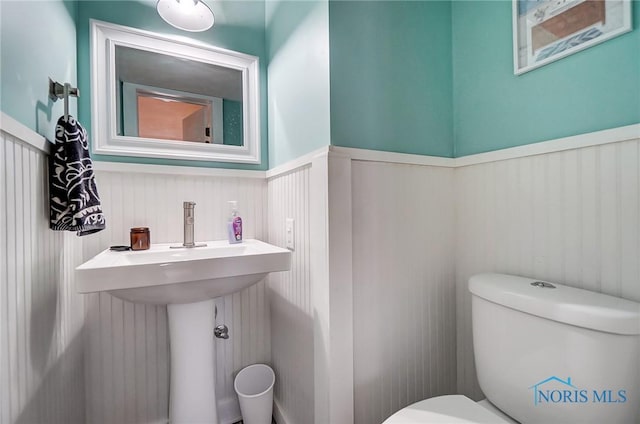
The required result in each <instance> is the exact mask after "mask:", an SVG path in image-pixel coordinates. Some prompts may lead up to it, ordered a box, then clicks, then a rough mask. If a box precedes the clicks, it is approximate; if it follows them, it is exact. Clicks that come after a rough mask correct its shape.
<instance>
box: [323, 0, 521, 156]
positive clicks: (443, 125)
mask: <svg viewBox="0 0 640 424" xmlns="http://www.w3.org/2000/svg"><path fill="white" fill-rule="evenodd" d="M329 28H330V30H329V34H330V40H331V41H330V46H331V50H330V52H331V53H330V54H331V144H334V145H337V146H344V147H356V148H364V149H374V150H384V151H392V152H401V153H413V154H422V155H432V156H446V157H450V156H452V155H453V103H452V68H451V3H450V2H448V1H370V2H369V1H332V2H330V4H329ZM508 38H509V35H508V34H507V39H508Z"/></svg>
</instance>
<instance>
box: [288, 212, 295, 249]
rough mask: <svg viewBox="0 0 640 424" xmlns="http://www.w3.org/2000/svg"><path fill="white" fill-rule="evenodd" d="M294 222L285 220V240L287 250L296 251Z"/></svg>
mask: <svg viewBox="0 0 640 424" xmlns="http://www.w3.org/2000/svg"><path fill="white" fill-rule="evenodd" d="M295 224H296V221H295V220H294V219H293V218H287V221H286V227H285V232H286V239H287V249H289V250H296V244H295V241H294V240H295V238H296V230H295V228H296V225H295Z"/></svg>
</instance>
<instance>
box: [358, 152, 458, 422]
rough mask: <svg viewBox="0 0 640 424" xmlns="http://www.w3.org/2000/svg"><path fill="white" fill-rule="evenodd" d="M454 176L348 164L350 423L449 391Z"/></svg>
mask: <svg viewBox="0 0 640 424" xmlns="http://www.w3.org/2000/svg"><path fill="white" fill-rule="evenodd" d="M453 172H454V171H453V170H452V169H449V168H438V167H430V166H416V165H402V164H393V163H380V162H361V161H353V162H352V193H353V195H352V197H353V203H352V208H353V327H354V328H353V334H354V343H353V345H354V383H355V407H354V412H355V422H356V423H357V424H378V423H380V422H382V421H383V420H384V419H386V418H387V417H388V416H390V415H391V414H392V413H394V412H395V411H397V410H399V409H401V408H403V407H405V406H406V405H408V404H410V403H413V402H416V401H418V400H421V399H424V398H428V397H431V396H438V395H442V394H448V393H455V389H456V361H455V349H456V348H455V342H456V340H455V284H454V281H455V277H454V262H453V256H454V245H453V241H454V209H453V208H454V195H453V191H452V188H453Z"/></svg>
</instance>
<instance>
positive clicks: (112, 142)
mask: <svg viewBox="0 0 640 424" xmlns="http://www.w3.org/2000/svg"><path fill="white" fill-rule="evenodd" d="M116 46H124V47H130V48H135V49H140V50H147V51H151V52H155V53H160V54H166V55H170V56H174V57H180V58H183V59H190V60H195V61H199V62H204V63H210V64H212V65H217V66H222V67H226V68H231V69H237V70H239V71H241V72H242V110H243V113H242V118H243V119H242V124H243V136H244V139H243V145H242V146H227V145H223V144H204V143H191V142H183V141H172V140H161V139H150V138H141V137H129V136H121V135H118V133H117V121H116V119H117V118H116V117H117V112H116V89H117V85H116V77H115V75H116V66H115V51H116ZM259 69H260V68H259V62H258V58H257V57H255V56H251V55H247V54H244V53H238V52H234V51H232V50H225V49H221V48H218V47H213V46H210V45H208V44H205V43H200V42H197V41H195V40H190V39H183V38H182V37H172V36H167V35H162V34H156V33H153V32H149V31H144V30H139V29H135V28H130V27H125V26H122V25H115V24H111V23H107V22H101V21H97V20H94V19H92V20H91V94H92V96H91V114H92V128H93V131H92V132H93V143H92V151H93V153H96V154H102V155H118V156H136V157H138V156H141V157H150V158H165V159H186V160H200V161H202V160H205V161H217V162H237V163H251V164H259V163H260V143H261V140H260V89H259V78H260V75H259Z"/></svg>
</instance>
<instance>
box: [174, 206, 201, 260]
mask: <svg viewBox="0 0 640 424" xmlns="http://www.w3.org/2000/svg"><path fill="white" fill-rule="evenodd" d="M182 206H183V207H184V242H183V243H182V246H171V248H172V249H176V248H180V247H186V248H192V247H204V246H206V244H205V243H199V244H196V243H194V241H193V240H194V237H193V224H194V222H195V214H194V209H195V206H196V202H191V201H188V202H184V203H183V204H182Z"/></svg>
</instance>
